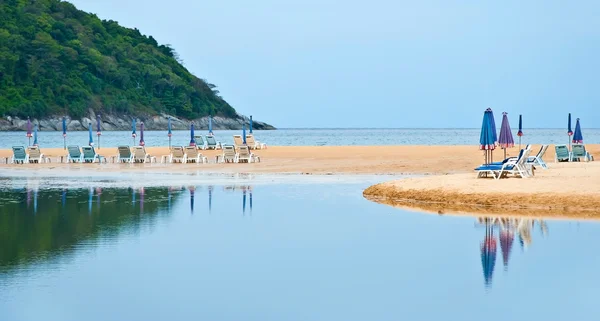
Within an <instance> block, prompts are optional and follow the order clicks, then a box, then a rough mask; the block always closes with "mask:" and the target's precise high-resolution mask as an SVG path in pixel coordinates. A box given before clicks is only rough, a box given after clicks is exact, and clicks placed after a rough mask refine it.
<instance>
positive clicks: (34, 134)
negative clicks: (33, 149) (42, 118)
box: [33, 124, 38, 146]
mask: <svg viewBox="0 0 600 321" xmlns="http://www.w3.org/2000/svg"><path fill="white" fill-rule="evenodd" d="M37 138H38V124H35V129H34V131H33V146H38V139H37Z"/></svg>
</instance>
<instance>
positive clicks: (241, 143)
mask: <svg viewBox="0 0 600 321" xmlns="http://www.w3.org/2000/svg"><path fill="white" fill-rule="evenodd" d="M233 145H234V146H235V148H240V146H244V140H243V139H242V135H233Z"/></svg>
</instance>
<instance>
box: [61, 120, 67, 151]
mask: <svg viewBox="0 0 600 321" xmlns="http://www.w3.org/2000/svg"><path fill="white" fill-rule="evenodd" d="M62 127H63V143H64V145H65V146H64V149H67V117H63V121H62Z"/></svg>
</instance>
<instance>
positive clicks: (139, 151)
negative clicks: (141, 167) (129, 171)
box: [132, 146, 156, 163]
mask: <svg viewBox="0 0 600 321" xmlns="http://www.w3.org/2000/svg"><path fill="white" fill-rule="evenodd" d="M132 149H133V162H134V163H146V162H148V163H152V162H155V161H156V157H153V156H151V155H150V154H148V153H146V148H145V147H144V146H133V147H132Z"/></svg>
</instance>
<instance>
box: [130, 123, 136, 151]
mask: <svg viewBox="0 0 600 321" xmlns="http://www.w3.org/2000/svg"><path fill="white" fill-rule="evenodd" d="M136 136H137V134H136V133H135V118H134V119H133V120H132V121H131V137H133V144H134V145H135V137H136Z"/></svg>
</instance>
